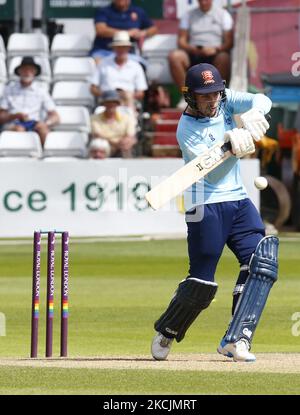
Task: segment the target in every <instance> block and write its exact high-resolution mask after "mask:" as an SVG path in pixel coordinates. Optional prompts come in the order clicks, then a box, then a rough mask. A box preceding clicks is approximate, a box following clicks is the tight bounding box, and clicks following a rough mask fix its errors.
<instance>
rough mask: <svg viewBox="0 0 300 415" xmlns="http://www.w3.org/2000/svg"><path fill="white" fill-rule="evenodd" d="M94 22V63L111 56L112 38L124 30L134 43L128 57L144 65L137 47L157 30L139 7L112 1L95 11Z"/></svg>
mask: <svg viewBox="0 0 300 415" xmlns="http://www.w3.org/2000/svg"><path fill="white" fill-rule="evenodd" d="M94 21H95V30H96V38H95V40H94V44H93V48H92V50H91V56H92V57H93V58H94V59H95V60H96V63H99V61H100V60H101V59H102V58H104V57H107V56H109V55H111V54H112V50H111V47H110V43H111V41H112V38H113V37H114V35H115V34H116V33H117V32H118V31H120V30H126V31H127V33H128V35H129V37H130V38H131V39H132V41H133V42H134V44H133V45H131V49H133V50H132V52H133V53H131V54H130V57H131V58H132V59H135V60H138V61H139V62H141V63H142V64H143V65H145V60H144V59H143V58H142V57H141V56H140V55H139V45H140V44H141V43H142V42H143V40H144V39H145V38H147V37H151V36H153V35H155V34H156V32H157V28H156V26H155V25H154V24H153V22H152V21H151V19H150V18H149V17H148V16H147V14H146V12H145V11H144V10H143V9H142V8H141V7H135V6H132V5H131V0H113V1H112V4H111V5H109V6H107V7H102V8H100V9H98V10H97V12H96V16H95V19H94ZM134 46H135V47H134Z"/></svg>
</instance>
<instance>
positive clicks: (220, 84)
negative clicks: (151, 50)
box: [151, 63, 279, 362]
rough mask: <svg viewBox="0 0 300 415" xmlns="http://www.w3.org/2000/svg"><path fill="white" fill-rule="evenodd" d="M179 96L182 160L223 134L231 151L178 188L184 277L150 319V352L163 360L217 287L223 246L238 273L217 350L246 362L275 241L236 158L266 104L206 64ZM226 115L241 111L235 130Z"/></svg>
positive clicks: (258, 131)
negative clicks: (233, 87) (184, 229)
mask: <svg viewBox="0 0 300 415" xmlns="http://www.w3.org/2000/svg"><path fill="white" fill-rule="evenodd" d="M183 95H184V98H185V101H186V103H187V107H186V109H185V111H184V112H183V114H182V116H181V118H180V120H179V124H178V128H177V140H178V143H179V145H180V148H181V151H182V155H183V158H184V161H185V163H188V162H189V161H191V160H192V159H194V158H195V157H197V156H199V155H200V154H201V153H202V152H205V151H207V149H209V148H210V147H212V146H213V145H214V144H216V143H217V142H218V141H222V140H224V139H225V141H230V143H231V146H232V156H231V157H229V158H228V159H227V160H225V161H224V162H223V163H222V164H221V165H219V166H218V167H216V168H215V169H214V170H213V171H211V172H210V173H209V174H208V175H207V176H205V178H204V180H200V181H199V182H197V183H195V184H194V185H193V186H191V187H190V188H189V189H188V191H187V192H186V194H185V208H186V216H185V217H186V224H187V242H188V254H189V271H188V276H187V277H186V278H185V279H184V280H183V281H182V282H180V284H179V285H178V288H177V290H176V291H175V294H174V296H173V298H172V299H171V302H170V304H169V305H168V307H167V309H166V310H165V312H164V313H163V314H162V315H161V316H160V317H159V318H158V320H157V321H156V322H155V324H154V328H155V330H156V332H157V333H156V335H155V337H154V339H153V341H152V347H151V352H152V356H153V357H154V359H156V360H165V359H166V358H167V356H168V354H169V352H170V348H171V345H172V342H173V341H174V339H176V341H177V342H180V341H181V340H183V338H184V336H185V334H186V331H187V330H188V328H189V327H190V326H191V324H192V323H193V321H195V319H196V318H197V317H198V315H199V314H200V313H201V311H203V310H204V309H205V308H207V307H208V306H209V305H210V303H211V302H212V300H213V298H214V297H215V295H216V292H217V288H218V285H217V283H216V282H215V278H214V276H215V271H216V267H217V264H218V261H219V259H220V257H221V254H222V251H223V248H224V246H225V244H227V246H228V247H229V249H230V250H231V251H232V252H233V254H234V255H235V256H236V258H237V260H238V262H239V264H240V272H239V275H238V278H237V281H236V284H235V287H234V290H233V302H232V319H231V321H230V323H229V326H228V328H227V330H226V332H225V335H224V337H223V338H222V339H221V341H220V344H219V346H218V348H217V351H218V352H219V353H220V354H222V355H224V356H227V357H229V358H233V360H234V361H243V362H252V361H255V355H254V354H253V353H251V352H250V350H251V343H252V339H253V336H254V332H255V329H256V327H257V325H258V322H259V319H260V316H261V314H262V312H263V309H264V307H265V304H266V300H267V297H268V295H269V291H270V289H271V287H272V285H273V283H274V282H275V281H276V280H277V269H278V259H277V258H278V244H279V241H278V238H277V237H274V236H265V228H264V225H263V222H262V219H261V217H260V214H259V212H258V211H257V209H256V208H255V206H254V205H253V203H252V202H251V200H250V199H249V197H248V195H247V192H246V189H245V186H244V185H243V183H242V179H241V174H240V158H242V157H244V156H247V155H248V154H252V153H253V152H254V151H255V145H254V142H255V141H259V140H261V138H262V137H263V136H264V134H265V133H266V131H267V129H268V128H269V124H268V122H267V120H266V118H265V115H266V114H267V113H268V112H269V111H270V109H271V106H272V102H271V100H270V99H269V98H268V97H266V96H265V95H263V94H260V93H258V94H250V93H244V92H237V91H233V90H230V89H227V88H225V83H224V81H223V80H222V78H221V75H220V73H219V71H218V70H217V69H216V68H215V67H214V66H213V65H210V64H206V63H201V64H199V65H195V66H192V67H191V68H190V69H189V70H188V71H187V74H186V80H185V86H184V87H183ZM234 114H242V115H241V117H240V118H241V122H242V124H243V127H242V128H237V126H236V123H235V120H234V117H233V116H234ZM195 200H196V203H195ZM200 211H201V212H202V214H201V215H199V212H200Z"/></svg>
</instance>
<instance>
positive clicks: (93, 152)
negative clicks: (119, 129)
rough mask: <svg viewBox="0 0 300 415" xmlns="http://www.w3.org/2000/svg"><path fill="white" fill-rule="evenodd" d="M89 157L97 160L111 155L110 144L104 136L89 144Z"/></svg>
mask: <svg viewBox="0 0 300 415" xmlns="http://www.w3.org/2000/svg"><path fill="white" fill-rule="evenodd" d="M88 150H89V158H91V159H95V160H104V159H106V158H107V157H109V156H110V145H109V142H108V141H107V140H104V139H103V138H95V139H93V140H91V142H90V144H89V148H88Z"/></svg>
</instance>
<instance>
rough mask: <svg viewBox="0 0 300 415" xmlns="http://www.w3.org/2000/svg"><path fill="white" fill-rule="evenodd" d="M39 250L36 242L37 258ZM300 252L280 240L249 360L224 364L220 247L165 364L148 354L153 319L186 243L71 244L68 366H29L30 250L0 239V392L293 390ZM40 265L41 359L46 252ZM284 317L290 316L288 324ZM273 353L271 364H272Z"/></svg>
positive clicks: (174, 279) (182, 265)
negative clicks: (208, 297) (212, 294)
mask: <svg viewBox="0 0 300 415" xmlns="http://www.w3.org/2000/svg"><path fill="white" fill-rule="evenodd" d="M58 245H59V244H57V247H58ZM45 248H46V245H43V250H44V252H45V250H46V249H45ZM59 251H60V249H57V259H56V268H57V272H56V283H57V284H56V285H57V286H56V293H55V303H56V304H55V305H56V307H55V328H54V329H55V330H54V337H55V341H54V355H56V356H58V353H59V318H58V317H59V313H58V308H57V304H58V301H59V295H58V294H59V290H58V288H59V278H58V276H59V273H60V270H59V259H60V258H59V257H60V252H59ZM299 252H300V239H297V238H290V239H289V238H288V237H284V238H282V241H281V244H280V272H279V280H278V282H277V283H276V284H275V285H274V287H273V289H272V291H271V294H270V298H269V299H268V303H267V307H266V309H265V311H264V314H263V316H262V318H261V322H260V325H259V327H258V329H257V331H256V335H255V342H254V345H253V349H252V350H253V352H254V353H256V354H257V357H258V360H257V362H256V363H252V364H246V363H233V362H230V361H229V360H226V359H224V358H222V356H220V355H218V354H217V353H215V350H216V347H217V345H218V343H219V341H220V339H221V337H222V335H223V333H224V330H225V328H226V326H227V323H228V321H229V319H230V309H231V298H232V295H231V293H232V289H233V286H234V284H235V280H236V277H237V274H238V265H237V263H236V260H235V259H234V257H233V255H232V253H231V252H230V251H229V250H225V251H224V254H223V256H222V259H221V261H220V263H219V267H218V270H217V276H216V279H217V282H218V284H219V289H218V293H217V296H216V301H214V302H213V303H212V305H211V306H210V307H209V309H207V310H205V311H204V312H203V313H202V314H201V316H200V317H199V319H198V320H197V321H196V323H195V324H194V325H193V326H192V327H191V329H190V330H189V332H188V333H187V336H186V338H185V339H184V341H183V342H182V343H180V344H174V347H173V348H172V354H171V355H170V359H169V361H168V362H153V361H152V359H151V356H150V343H151V339H152V337H153V335H154V330H153V322H154V321H155V319H156V318H157V317H159V315H160V313H161V312H162V311H163V310H164V308H165V306H166V305H167V304H168V302H169V300H170V298H171V295H172V293H173V292H174V290H175V289H176V287H177V284H178V282H179V281H180V280H181V279H183V278H184V277H185V276H186V273H187V266H188V263H187V247H186V242H185V240H173V241H166V240H161V241H158V240H157V241H124V242H107V241H105V242H103V241H92V242H91V243H88V241H86V240H83V241H82V242H80V241H78V240H76V241H74V240H73V241H72V240H71V244H70V294H69V307H70V318H69V345H68V348H69V356H70V360H66V361H64V362H61V361H60V360H58V359H54V360H52V361H49V362H46V361H45V360H37V361H35V362H33V364H31V361H30V360H29V359H27V358H28V357H29V351H30V319H31V284H32V278H31V274H32V245H31V243H30V241H28V240H27V241H24V243H22V241H19V243H18V244H16V245H14V244H13V243H11V241H8V243H6V241H0V253H1V255H0V269H1V275H0V287H1V288H0V312H1V313H3V314H1V316H2V320H3V317H5V320H6V321H5V323H6V335H5V336H1V337H0V365H1V367H0V393H1V394H64V393H66V394H245V393H247V394H299V392H300V367H299V362H300V357H299V356H300V354H298V353H300V327H299V326H300V324H298V325H297V321H299V320H300V302H299V293H300V267H299ZM42 260H43V266H42V271H43V275H44V279H43V281H42V287H41V289H42V292H41V307H40V310H41V319H40V333H39V338H40V342H39V354H40V356H41V357H42V356H43V355H44V352H45V319H44V316H45V313H44V311H45V307H46V304H45V285H46V278H45V275H46V256H45V254H44V255H43V256H42ZM297 312H298V313H299V314H298V315H297V314H295V313H297ZM293 316H294V318H297V320H295V321H293V320H292V318H293ZM297 316H298V317H297ZM293 325H294V327H293ZM1 334H4V333H3V329H2V333H1ZM202 354H203V355H202ZM206 354H207V355H206ZM273 354H274V355H273ZM268 356H269V357H268ZM273 356H276V359H277V360H276V361H275V360H274V364H273V365H272V361H273ZM202 360H203V362H202ZM264 361H265V362H267V363H266V367H264ZM154 365H156V366H154ZM110 366H111V367H110ZM281 368H282V370H281Z"/></svg>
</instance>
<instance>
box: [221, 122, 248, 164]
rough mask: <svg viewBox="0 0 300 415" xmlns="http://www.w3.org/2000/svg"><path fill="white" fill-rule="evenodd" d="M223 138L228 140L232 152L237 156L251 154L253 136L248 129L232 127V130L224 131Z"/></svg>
mask: <svg viewBox="0 0 300 415" xmlns="http://www.w3.org/2000/svg"><path fill="white" fill-rule="evenodd" d="M224 139H225V142H226V141H230V143H231V147H232V153H233V154H234V155H235V156H236V157H237V158H241V157H244V156H246V155H247V154H252V153H254V151H255V145H254V142H253V138H252V136H251V134H250V133H249V131H248V130H245V129H244V128H234V129H233V130H229V131H226V133H225V135H224Z"/></svg>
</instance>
